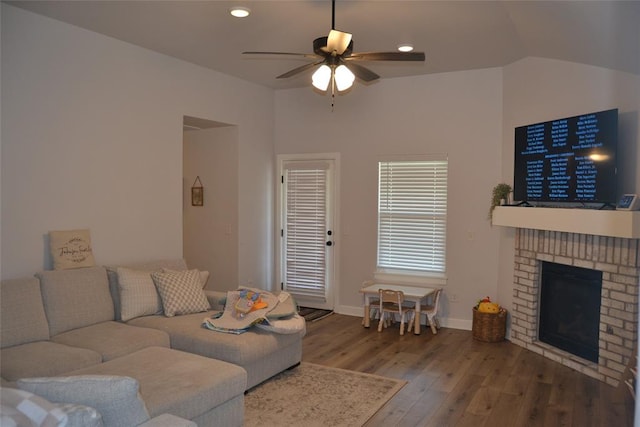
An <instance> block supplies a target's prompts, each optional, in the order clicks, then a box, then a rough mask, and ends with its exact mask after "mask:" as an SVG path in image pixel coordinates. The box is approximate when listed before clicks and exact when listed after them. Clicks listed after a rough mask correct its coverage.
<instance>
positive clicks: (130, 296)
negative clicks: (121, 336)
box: [118, 268, 162, 322]
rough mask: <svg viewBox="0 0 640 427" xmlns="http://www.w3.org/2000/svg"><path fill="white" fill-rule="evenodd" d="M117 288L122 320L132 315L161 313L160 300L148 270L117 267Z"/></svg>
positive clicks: (131, 317) (124, 320) (129, 318)
mask: <svg viewBox="0 0 640 427" xmlns="http://www.w3.org/2000/svg"><path fill="white" fill-rule="evenodd" d="M118 289H119V292H120V319H121V320H122V321H123V322H126V321H127V320H131V319H133V318H134V317H140V316H149V315H151V314H161V313H162V300H161V299H160V295H159V294H158V291H157V289H156V285H154V284H153V279H152V278H151V272H150V271H142V270H132V269H130V268H118Z"/></svg>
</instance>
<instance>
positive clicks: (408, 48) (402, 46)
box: [398, 43, 413, 52]
mask: <svg viewBox="0 0 640 427" xmlns="http://www.w3.org/2000/svg"><path fill="white" fill-rule="evenodd" d="M398 50H399V51H400V52H411V51H412V50H413V46H412V45H410V44H408V43H403V44H399V45H398Z"/></svg>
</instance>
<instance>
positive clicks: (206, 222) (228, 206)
mask: <svg viewBox="0 0 640 427" xmlns="http://www.w3.org/2000/svg"><path fill="white" fill-rule="evenodd" d="M184 177H185V178H184V182H183V186H184V187H183V194H184V198H183V199H184V200H183V206H184V208H183V209H184V218H183V221H184V251H183V253H184V257H185V258H186V259H188V260H189V267H191V268H197V269H199V270H207V271H209V274H210V276H209V282H208V284H207V288H210V289H216V290H233V289H236V288H237V287H238V284H239V282H238V128H237V127H236V126H225V127H219V128H213V129H205V130H199V131H187V132H185V133H184ZM196 177H199V178H200V182H201V183H202V186H203V191H204V202H203V206H192V205H191V187H193V184H194V182H195V180H196Z"/></svg>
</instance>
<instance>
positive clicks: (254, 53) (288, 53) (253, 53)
mask: <svg viewBox="0 0 640 427" xmlns="http://www.w3.org/2000/svg"><path fill="white" fill-rule="evenodd" d="M242 54H243V55H288V56H302V57H303V58H320V56H318V55H316V54H313V53H293V52H242Z"/></svg>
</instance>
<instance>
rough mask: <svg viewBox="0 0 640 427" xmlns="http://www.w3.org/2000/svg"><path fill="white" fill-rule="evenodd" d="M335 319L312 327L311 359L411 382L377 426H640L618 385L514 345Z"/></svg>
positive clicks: (307, 341)
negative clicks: (595, 378) (418, 333)
mask: <svg viewBox="0 0 640 427" xmlns="http://www.w3.org/2000/svg"><path fill="white" fill-rule="evenodd" d="M361 320H362V319H361V318H359V317H353V316H345V315H339V314H333V315H331V316H329V317H327V318H325V319H322V320H319V321H317V322H309V323H307V335H306V337H305V338H304V340H303V357H302V360H303V361H305V362H311V363H317V364H320V365H326V366H333V367H336V368H343V369H351V370H355V371H361V372H368V373H373V374H378V375H384V376H388V377H393V378H402V379H405V380H407V381H408V383H407V385H405V386H404V387H403V389H402V390H401V391H400V392H399V393H398V394H397V395H396V396H395V397H394V398H393V399H392V400H391V401H389V403H387V405H385V406H384V407H383V408H382V409H381V410H380V411H379V412H378V413H377V414H376V415H375V416H374V417H373V418H372V419H371V420H369V422H368V423H367V425H366V426H367V427H374V426H385V427H386V426H407V427H410V426H425V427H445V426H450V427H463V426H473V427H482V426H492V427H501V426H509V427H518V426H544V427H555V426H575V427H588V426H601V427H625V426H632V425H633V401H632V399H631V398H630V395H629V393H628V391H627V390H626V389H625V388H624V387H623V386H621V387H618V388H614V387H611V386H609V385H607V384H604V383H602V382H600V381H597V380H594V379H592V378H589V377H587V376H585V375H583V374H580V373H579V372H576V371H574V370H572V369H569V368H567V367H564V366H562V365H561V364H559V363H557V362H554V361H551V360H549V359H546V358H544V357H542V356H540V355H538V354H536V353H533V352H530V351H528V350H525V349H523V348H522V347H519V346H516V345H515V344H512V343H510V342H508V341H505V342H501V343H482V342H478V341H475V340H473V338H472V337H471V332H470V331H461V330H456V329H447V328H442V329H440V330H439V331H438V334H437V335H433V334H432V333H431V331H430V330H429V329H428V328H426V329H423V330H422V334H421V335H413V334H412V333H410V334H405V335H404V336H400V335H399V333H398V331H399V328H398V324H396V325H393V326H391V327H390V328H389V329H385V330H383V332H380V333H379V332H378V331H377V329H376V328H375V327H373V326H372V327H371V328H370V329H365V328H363V327H362V325H361Z"/></svg>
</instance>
